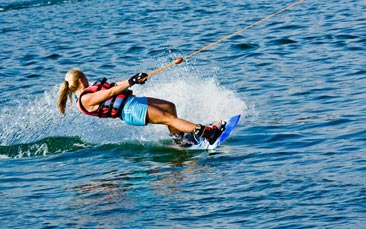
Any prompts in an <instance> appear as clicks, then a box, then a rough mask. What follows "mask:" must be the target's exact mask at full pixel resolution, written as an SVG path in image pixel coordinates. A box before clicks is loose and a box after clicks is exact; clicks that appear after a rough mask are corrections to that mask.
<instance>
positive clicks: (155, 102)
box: [147, 98, 196, 133]
mask: <svg viewBox="0 0 366 229" xmlns="http://www.w3.org/2000/svg"><path fill="white" fill-rule="evenodd" d="M148 104H149V106H148V108H147V122H148V123H153V124H164V125H166V126H168V128H169V131H170V132H171V133H180V132H184V133H192V132H193V130H194V129H195V128H196V124H194V123H192V122H189V121H186V120H184V119H180V118H178V117H177V110H176V108H175V105H174V103H171V102H168V101H165V100H161V99H155V98H148Z"/></svg>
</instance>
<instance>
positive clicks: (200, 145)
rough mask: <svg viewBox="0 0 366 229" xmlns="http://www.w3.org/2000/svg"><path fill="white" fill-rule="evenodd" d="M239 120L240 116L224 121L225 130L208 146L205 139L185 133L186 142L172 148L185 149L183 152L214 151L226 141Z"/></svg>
mask: <svg viewBox="0 0 366 229" xmlns="http://www.w3.org/2000/svg"><path fill="white" fill-rule="evenodd" d="M239 119H240V115H235V116H232V117H231V118H229V119H226V120H224V121H225V122H226V125H225V130H224V131H223V132H222V133H221V135H220V136H219V137H218V138H217V140H216V141H215V142H214V143H213V144H212V145H210V143H209V142H208V141H207V139H205V138H203V137H197V136H194V135H193V134H190V133H187V134H185V135H184V138H185V139H186V140H187V141H186V143H184V144H174V148H179V149H185V150H207V149H215V148H217V147H218V146H220V145H221V144H222V143H224V142H225V140H226V139H228V138H229V137H230V135H231V133H232V131H233V130H234V129H235V127H236V125H237V124H238V122H239Z"/></svg>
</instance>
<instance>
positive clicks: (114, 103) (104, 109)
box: [76, 78, 132, 119]
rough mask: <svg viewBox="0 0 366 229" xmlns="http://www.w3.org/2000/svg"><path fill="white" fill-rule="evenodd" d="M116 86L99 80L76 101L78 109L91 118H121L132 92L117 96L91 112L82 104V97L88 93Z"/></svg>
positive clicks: (128, 91) (127, 91) (105, 79)
mask: <svg viewBox="0 0 366 229" xmlns="http://www.w3.org/2000/svg"><path fill="white" fill-rule="evenodd" d="M113 86H115V84H114V83H112V84H109V83H107V78H103V79H102V80H97V81H96V82H95V83H94V84H93V85H92V86H90V87H87V88H86V89H84V91H83V92H81V94H80V96H79V98H78V99H77V101H76V104H77V107H78V109H79V110H80V111H81V112H82V113H84V114H86V115H91V116H96V117H99V118H121V119H122V117H121V112H122V109H123V106H124V104H125V103H126V101H127V98H128V96H130V95H131V94H132V91H131V90H128V89H126V90H124V91H123V92H122V93H121V94H119V95H115V96H113V97H112V98H110V99H108V100H106V101H104V102H103V103H101V104H99V107H98V109H97V110H95V111H92V112H89V111H88V110H87V109H85V107H84V106H83V104H82V103H81V97H82V96H83V95H85V94H88V93H94V92H97V91H100V90H107V89H109V88H111V87H113Z"/></svg>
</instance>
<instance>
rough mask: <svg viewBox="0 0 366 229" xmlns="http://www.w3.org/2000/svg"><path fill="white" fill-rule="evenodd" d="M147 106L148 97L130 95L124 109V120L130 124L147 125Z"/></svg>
mask: <svg viewBox="0 0 366 229" xmlns="http://www.w3.org/2000/svg"><path fill="white" fill-rule="evenodd" d="M147 107H148V104H147V98H146V97H136V96H134V95H131V96H129V97H128V98H127V101H126V103H125V106H124V107H123V110H122V115H121V116H122V119H123V121H124V122H125V123H126V124H128V125H133V126H145V125H146V124H147V123H146V114H147Z"/></svg>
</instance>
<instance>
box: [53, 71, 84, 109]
mask: <svg viewBox="0 0 366 229" xmlns="http://www.w3.org/2000/svg"><path fill="white" fill-rule="evenodd" d="M82 77H85V75H84V73H83V72H82V71H81V70H80V69H78V68H73V69H71V70H70V71H68V72H67V73H66V75H65V81H64V82H63V83H62V85H61V87H60V91H59V93H58V101H57V107H58V110H59V111H60V113H62V114H65V110H66V102H67V98H69V99H70V106H72V93H75V92H76V91H77V89H78V88H79V87H80V82H79V79H80V78H82Z"/></svg>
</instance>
